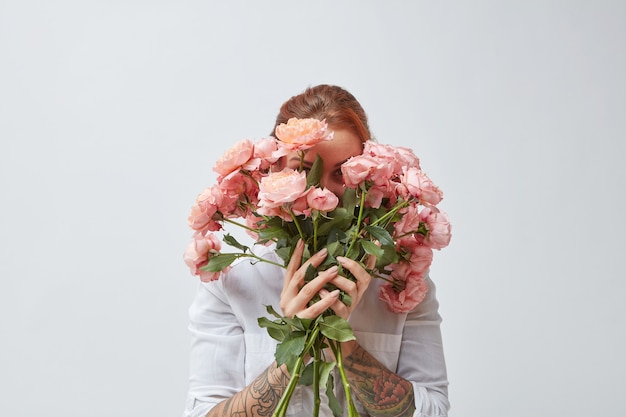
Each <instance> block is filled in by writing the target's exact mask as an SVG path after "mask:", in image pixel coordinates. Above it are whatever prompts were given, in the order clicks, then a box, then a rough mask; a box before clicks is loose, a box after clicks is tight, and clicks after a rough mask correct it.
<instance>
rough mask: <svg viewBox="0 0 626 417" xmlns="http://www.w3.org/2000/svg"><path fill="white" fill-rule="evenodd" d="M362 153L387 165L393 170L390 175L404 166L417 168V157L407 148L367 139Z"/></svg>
mask: <svg viewBox="0 0 626 417" xmlns="http://www.w3.org/2000/svg"><path fill="white" fill-rule="evenodd" d="M363 154H364V155H370V156H372V157H374V158H376V159H378V160H380V161H381V162H383V163H384V164H386V165H388V166H389V169H390V170H391V171H392V172H393V175H390V176H396V175H399V174H400V173H401V172H402V169H403V168H404V167H407V168H409V167H417V168H419V159H418V158H417V156H415V154H414V153H413V151H412V150H411V149H409V148H404V147H401V146H391V145H385V144H382V143H376V142H373V141H367V142H365V145H364V148H363Z"/></svg>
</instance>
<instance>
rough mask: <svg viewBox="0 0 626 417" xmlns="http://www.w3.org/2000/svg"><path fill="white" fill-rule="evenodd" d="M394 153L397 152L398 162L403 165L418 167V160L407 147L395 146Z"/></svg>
mask: <svg viewBox="0 0 626 417" xmlns="http://www.w3.org/2000/svg"><path fill="white" fill-rule="evenodd" d="M396 153H397V157H398V161H400V163H401V164H402V165H403V166H406V167H408V168H417V169H420V160H419V158H418V157H417V156H416V155H415V154H414V153H413V150H411V149H409V148H404V147H402V146H398V147H397V148H396Z"/></svg>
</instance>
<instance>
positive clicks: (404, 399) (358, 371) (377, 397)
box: [342, 342, 415, 417]
mask: <svg viewBox="0 0 626 417" xmlns="http://www.w3.org/2000/svg"><path fill="white" fill-rule="evenodd" d="M344 345H345V346H344ZM344 345H342V350H343V351H344V355H343V356H344V357H343V363H344V367H345V370H346V376H347V377H348V380H349V381H350V386H351V387H352V389H353V392H354V394H355V395H356V396H357V398H358V399H359V401H361V404H363V406H364V407H365V408H366V409H367V411H368V413H369V414H370V415H371V416H375V417H405V416H412V415H413V412H414V411H415V394H414V392H413V386H412V385H411V383H410V382H409V381H407V380H406V379H404V378H402V377H400V376H399V375H397V374H395V373H393V372H391V371H389V370H388V369H387V368H386V367H385V366H383V364H381V363H380V362H379V361H377V360H376V359H375V358H374V357H373V356H372V355H370V354H369V353H368V352H367V351H365V349H363V348H362V347H360V346H359V345H358V344H357V343H356V342H348V343H346V344H344Z"/></svg>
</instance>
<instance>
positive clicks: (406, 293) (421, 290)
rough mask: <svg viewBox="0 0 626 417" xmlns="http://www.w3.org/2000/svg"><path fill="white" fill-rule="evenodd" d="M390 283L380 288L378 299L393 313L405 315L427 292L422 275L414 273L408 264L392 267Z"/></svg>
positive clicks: (398, 264)
mask: <svg viewBox="0 0 626 417" xmlns="http://www.w3.org/2000/svg"><path fill="white" fill-rule="evenodd" d="M391 278H392V280H393V281H392V282H390V283H388V284H385V285H382V286H381V287H380V290H379V293H378V298H379V299H380V300H382V301H384V302H386V303H387V308H389V310H391V311H392V312H394V313H407V312H409V311H411V310H413V309H414V308H415V307H416V306H417V305H418V304H419V303H421V302H422V300H423V299H424V297H425V296H426V293H427V292H428V283H427V282H426V280H424V275H423V274H417V273H415V272H414V271H413V270H412V268H411V266H410V265H409V263H408V262H399V263H397V264H395V265H394V266H393V271H392V273H391Z"/></svg>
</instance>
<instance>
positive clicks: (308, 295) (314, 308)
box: [280, 241, 376, 319]
mask: <svg viewBox="0 0 626 417" xmlns="http://www.w3.org/2000/svg"><path fill="white" fill-rule="evenodd" d="M303 253H304V243H303V242H302V241H299V242H298V244H297V245H296V248H295V250H294V253H293V256H292V257H291V260H290V261H289V264H288V265H287V272H286V273H285V283H284V285H283V291H282V293H281V296H280V308H281V309H282V312H283V314H284V315H285V316H287V317H293V316H298V317H300V318H309V319H313V318H316V317H317V316H319V315H320V314H322V313H323V312H324V311H325V310H326V309H327V308H329V307H330V308H331V309H332V310H333V311H334V312H335V314H337V315H338V316H340V317H342V318H344V319H347V318H348V317H349V316H350V313H351V312H352V311H353V310H354V309H355V308H356V306H357V305H358V303H359V301H360V300H361V297H362V296H363V294H364V293H365V290H367V287H368V286H369V283H370V281H371V279H372V277H371V276H370V274H369V273H368V272H367V271H366V270H365V269H364V268H363V267H362V266H361V265H360V264H359V263H358V262H356V261H353V260H352V259H348V258H344V257H338V258H337V260H338V261H339V262H340V263H341V265H342V266H343V267H344V268H346V269H347V270H348V271H350V272H351V273H352V275H353V276H354V277H355V278H356V282H354V281H352V280H350V279H348V278H345V277H342V276H339V275H338V274H337V267H331V268H329V269H327V270H326V271H323V272H320V273H319V274H318V275H317V276H316V277H315V278H313V279H312V280H311V281H309V282H308V283H306V284H305V282H304V277H305V273H306V270H307V268H308V266H309V265H311V266H312V267H314V268H317V267H318V266H319V265H320V264H321V263H322V262H323V261H324V259H325V258H326V255H327V252H326V249H322V250H321V251H319V252H317V253H316V254H314V255H313V256H312V257H311V258H310V259H309V260H308V261H306V262H305V263H304V264H301V263H302V254H303ZM375 262H376V259H375V258H373V257H370V258H368V260H367V267H368V268H372V267H373V266H374V264H375ZM327 283H332V284H334V285H335V286H336V287H337V288H338V289H337V290H334V291H330V292H329V291H328V290H326V289H325V288H324V286H325V285H326V284H327ZM339 290H342V291H344V292H345V293H346V294H348V295H349V296H350V298H351V300H352V302H351V304H350V306H347V305H346V304H344V303H343V302H341V301H340V300H339ZM316 294H319V296H320V297H321V299H320V300H319V301H317V302H315V303H313V304H311V305H309V303H310V301H311V300H312V299H313V297H314V296H315V295H316Z"/></svg>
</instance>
